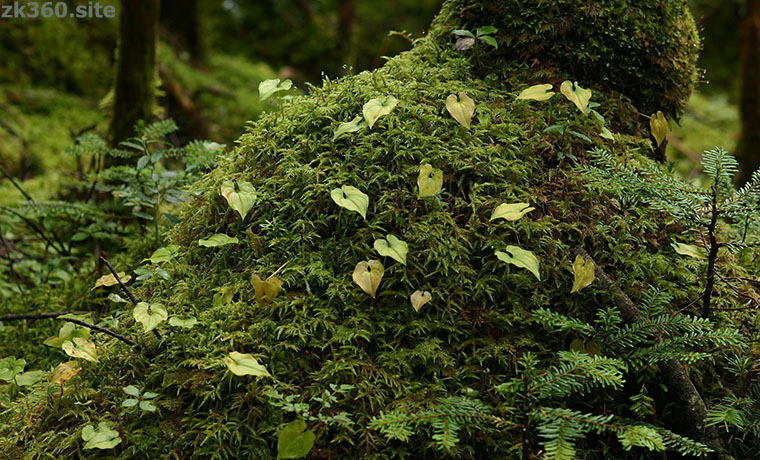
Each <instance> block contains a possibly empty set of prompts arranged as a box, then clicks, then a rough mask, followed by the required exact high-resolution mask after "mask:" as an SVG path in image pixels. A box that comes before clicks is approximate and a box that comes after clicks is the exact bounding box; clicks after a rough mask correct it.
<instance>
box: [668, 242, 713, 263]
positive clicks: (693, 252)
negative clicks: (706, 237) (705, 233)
mask: <svg viewBox="0 0 760 460" xmlns="http://www.w3.org/2000/svg"><path fill="white" fill-rule="evenodd" d="M670 245H671V246H673V249H675V250H676V252H677V253H678V254H681V255H682V256H689V257H694V258H695V259H704V258H705V254H704V251H703V250H702V249H700V248H699V247H698V246H694V245H691V244H683V243H670Z"/></svg>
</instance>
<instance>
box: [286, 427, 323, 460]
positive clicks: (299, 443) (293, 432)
mask: <svg viewBox="0 0 760 460" xmlns="http://www.w3.org/2000/svg"><path fill="white" fill-rule="evenodd" d="M316 438H317V437H316V435H315V434H314V432H313V431H311V430H307V429H306V422H304V421H303V420H301V419H298V420H293V421H292V422H290V423H288V424H287V425H285V426H284V427H282V429H281V430H280V433H279V436H278V437H277V460H279V459H285V458H303V457H305V456H306V455H307V454H308V453H309V451H310V450H311V448H312V446H314V440H315V439H316Z"/></svg>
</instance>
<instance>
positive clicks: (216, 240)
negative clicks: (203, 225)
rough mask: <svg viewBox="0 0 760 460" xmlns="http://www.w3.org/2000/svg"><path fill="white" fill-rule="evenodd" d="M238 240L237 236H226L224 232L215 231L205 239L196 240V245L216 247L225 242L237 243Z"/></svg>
mask: <svg viewBox="0 0 760 460" xmlns="http://www.w3.org/2000/svg"><path fill="white" fill-rule="evenodd" d="M239 242H240V240H238V239H237V237H231V236H227V235H225V234H224V233H215V234H213V235H211V236H209V237H208V238H206V239H203V240H198V246H205V247H207V248H216V247H219V246H225V245H227V244H238V243H239Z"/></svg>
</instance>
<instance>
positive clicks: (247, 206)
mask: <svg viewBox="0 0 760 460" xmlns="http://www.w3.org/2000/svg"><path fill="white" fill-rule="evenodd" d="M237 188H238V190H237V191H235V184H233V183H232V181H230V180H226V181H224V182H222V187H221V189H220V193H221V194H222V196H223V197H224V199H225V200H227V204H229V205H230V207H231V208H232V209H234V210H235V211H237V213H238V215H239V216H240V218H241V219H243V220H245V216H246V215H247V214H248V211H250V210H251V208H253V205H254V203H255V202H256V189H254V188H253V185H251V183H250V182H246V181H242V182H238V183H237Z"/></svg>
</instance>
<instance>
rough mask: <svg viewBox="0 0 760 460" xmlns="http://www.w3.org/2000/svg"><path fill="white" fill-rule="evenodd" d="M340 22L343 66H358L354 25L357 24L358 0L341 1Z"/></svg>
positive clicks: (339, 40)
mask: <svg viewBox="0 0 760 460" xmlns="http://www.w3.org/2000/svg"><path fill="white" fill-rule="evenodd" d="M339 13H340V14H339V19H340V20H339V21H338V45H339V49H340V51H341V53H340V58H341V59H342V60H343V64H345V65H347V66H349V67H355V66H356V46H355V45H356V37H354V25H355V24H356V0H340V9H339Z"/></svg>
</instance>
